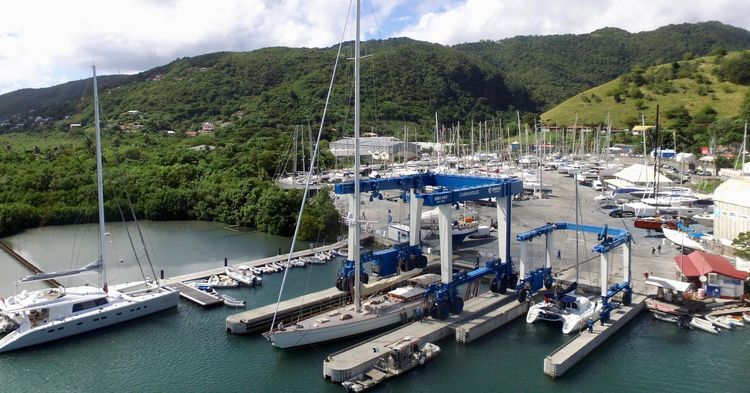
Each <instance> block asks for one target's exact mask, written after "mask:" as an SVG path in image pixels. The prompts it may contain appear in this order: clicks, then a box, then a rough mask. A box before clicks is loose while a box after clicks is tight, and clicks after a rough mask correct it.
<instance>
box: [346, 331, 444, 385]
mask: <svg viewBox="0 0 750 393" xmlns="http://www.w3.org/2000/svg"><path fill="white" fill-rule="evenodd" d="M385 349H386V350H387V352H386V353H385V354H384V355H383V356H381V357H380V358H378V359H377V360H376V361H375V364H374V365H373V366H372V367H371V368H369V369H368V370H366V371H364V372H362V373H360V374H358V375H356V376H355V377H354V378H350V379H348V380H346V381H344V382H342V383H341V385H342V386H344V388H345V389H346V390H347V391H349V392H361V391H364V390H367V389H370V388H372V387H374V386H376V385H377V384H379V383H381V382H383V381H385V380H387V379H388V378H391V377H396V376H399V375H401V374H403V373H405V372H407V371H409V370H411V369H413V368H414V367H417V366H423V365H424V364H425V363H426V362H427V361H429V360H432V359H434V358H435V357H436V356H437V355H439V354H440V347H438V346H437V345H435V344H432V343H428V342H422V341H421V340H420V339H419V338H417V337H413V336H406V337H404V338H402V339H400V340H398V341H396V342H394V343H391V344H388V345H386V346H385Z"/></svg>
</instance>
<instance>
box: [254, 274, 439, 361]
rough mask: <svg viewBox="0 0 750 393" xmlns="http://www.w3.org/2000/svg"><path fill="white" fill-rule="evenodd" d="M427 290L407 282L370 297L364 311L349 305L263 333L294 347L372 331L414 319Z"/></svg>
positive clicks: (277, 343)
mask: <svg viewBox="0 0 750 393" xmlns="http://www.w3.org/2000/svg"><path fill="white" fill-rule="evenodd" d="M424 293H425V288H423V287H420V286H417V285H407V286H405V287H401V288H396V289H394V290H392V291H390V292H388V293H387V294H385V295H375V296H373V297H371V298H369V299H368V300H366V301H364V302H363V303H362V311H361V312H356V310H355V307H354V306H353V305H346V306H343V307H339V308H336V309H333V310H331V311H330V312H328V313H325V314H317V315H313V316H311V317H308V318H306V319H302V320H300V321H297V322H296V323H294V324H290V325H287V326H285V325H283V324H279V325H277V326H274V327H273V329H272V330H271V331H270V332H267V333H264V334H263V335H264V336H265V337H266V338H267V339H268V340H270V341H271V344H273V345H274V346H275V347H278V348H293V347H299V346H304V345H310V344H316V343H320V342H325V341H331V340H337V339H340V338H345V337H350V336H356V335H360V334H364V333H368V332H371V331H374V330H379V329H382V328H385V327H388V326H392V325H396V324H400V323H406V322H407V321H410V320H412V319H413V318H414V313H415V311H416V309H417V307H420V306H422V305H423V304H424Z"/></svg>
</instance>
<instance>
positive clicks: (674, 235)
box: [662, 226, 706, 251]
mask: <svg viewBox="0 0 750 393" xmlns="http://www.w3.org/2000/svg"><path fill="white" fill-rule="evenodd" d="M662 232H663V233H664V236H665V237H666V238H667V239H669V241H671V242H672V243H674V244H676V245H677V246H679V247H681V248H689V249H691V250H698V251H705V250H706V249H705V248H704V247H703V245H702V244H700V243H698V242H697V241H696V240H693V238H692V237H691V236H690V235H691V234H689V233H686V232H682V231H680V230H677V229H669V228H668V227H666V226H664V227H662Z"/></svg>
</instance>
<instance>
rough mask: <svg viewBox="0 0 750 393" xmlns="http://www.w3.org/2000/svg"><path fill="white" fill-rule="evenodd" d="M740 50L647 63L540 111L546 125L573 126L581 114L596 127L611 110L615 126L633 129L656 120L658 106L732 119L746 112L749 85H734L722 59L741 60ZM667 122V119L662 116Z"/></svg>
mask: <svg viewBox="0 0 750 393" xmlns="http://www.w3.org/2000/svg"><path fill="white" fill-rule="evenodd" d="M742 53H747V52H734V53H731V54H729V55H727V56H726V57H719V56H708V57H702V58H698V59H694V60H689V61H679V62H675V63H670V64H662V65H659V66H654V67H649V68H646V69H643V68H640V67H636V68H635V69H634V70H633V71H632V72H630V73H627V74H625V75H623V76H621V77H620V78H617V79H614V80H611V81H609V82H607V83H605V84H603V85H600V86H597V87H595V88H593V89H589V90H586V91H584V92H583V93H580V94H578V95H576V96H574V97H571V98H570V99H568V100H566V101H565V102H563V103H562V104H560V105H558V106H556V107H555V108H553V109H551V110H549V111H547V112H545V113H544V114H542V121H544V122H545V123H546V124H558V125H571V124H573V122H574V121H575V117H576V114H578V122H579V124H589V125H597V124H603V123H605V121H606V117H607V113H609V115H610V116H611V119H612V124H613V126H615V127H620V128H629V127H631V126H633V125H634V124H636V123H640V114H641V112H643V114H644V116H645V118H646V122H647V123H648V124H653V122H654V118H655V111H656V105H660V107H661V111H662V114H669V113H670V112H674V111H677V110H681V109H682V108H684V109H685V110H686V111H687V113H688V114H689V115H690V116H692V117H694V116H696V115H697V114H698V113H699V112H701V111H702V110H703V109H704V108H707V107H710V108H713V109H714V110H715V111H716V113H717V115H718V116H717V117H719V118H732V117H736V116H739V115H740V114H741V113H742V105H743V102H744V100H745V97H746V95H747V92H748V90H750V87H749V86H747V85H742V84H738V83H733V82H732V81H730V80H726V79H725V78H722V77H721V76H720V75H719V69H720V65H719V64H721V62H722V61H731V60H732V59H737V58H739V57H740V56H741V54H742ZM663 120H664V119H663Z"/></svg>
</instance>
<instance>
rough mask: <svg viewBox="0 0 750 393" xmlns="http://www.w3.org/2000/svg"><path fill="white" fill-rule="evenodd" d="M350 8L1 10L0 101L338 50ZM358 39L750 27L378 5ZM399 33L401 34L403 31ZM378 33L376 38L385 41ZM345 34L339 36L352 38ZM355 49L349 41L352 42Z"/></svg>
mask: <svg viewBox="0 0 750 393" xmlns="http://www.w3.org/2000/svg"><path fill="white" fill-rule="evenodd" d="M349 2H350V0H216V1H205V0H163V1H162V0H131V1H119V2H114V1H101V0H99V1H96V0H65V1H61V0H24V1H21V0H9V1H7V0H6V1H4V2H3V6H2V12H0V94H1V93H4V92H8V91H12V90H15V89H19V88H23V87H43V86H49V85H53V84H57V83H61V82H64V81H68V80H73V79H78V78H82V77H87V76H88V74H89V66H90V65H91V64H97V65H98V66H99V69H100V73H102V74H107V73H115V72H123V73H132V72H139V71H143V70H146V69H148V68H151V67H154V66H157V65H162V64H165V63H167V62H169V61H171V60H174V59H175V58H177V57H182V56H195V55H200V54H203V53H210V52H216V51H242V50H252V49H257V48H261V47H267V46H292V47H300V46H306V47H321V46H331V45H334V44H336V43H337V42H338V39H339V37H340V36H341V30H342V29H343V26H344V23H345V20H344V16H345V14H346V11H347V8H348V6H349ZM364 3H365V4H364V6H363V15H365V17H364V18H363V27H362V30H363V32H364V35H365V38H368V37H371V38H387V37H391V36H409V37H412V38H415V39H419V40H425V41H431V42H438V43H443V44H455V43H460V42H467V41H477V40H480V39H500V38H505V37H511V36H514V35H518V34H557V33H585V32H590V31H592V30H595V29H597V28H600V27H604V26H616V27H621V28H624V29H626V30H628V31H641V30H651V29H654V28H656V27H659V26H662V25H665V24H668V23H681V22H696V21H704V20H720V21H722V22H725V23H729V24H733V25H735V26H740V27H748V24H750V20H745V17H746V16H747V15H750V2H747V1H746V0H745V1H743V0H717V1H710V0H684V1H681V2H673V1H670V0H577V1H573V0H486V1H482V0H421V1H413V0H411V1H410V0H374V1H373V2H369V1H364ZM404 26H405V27H404ZM384 29H385V30H386V31H383V30H384ZM352 30H353V26H352V25H351V24H350V26H349V33H348V34H347V37H352V36H353V33H351V31H352ZM348 39H351V38H348Z"/></svg>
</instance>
